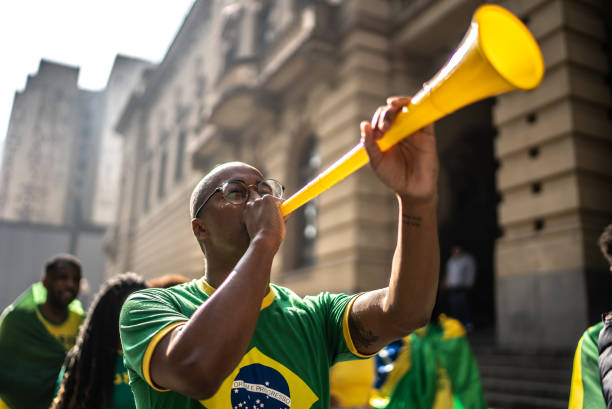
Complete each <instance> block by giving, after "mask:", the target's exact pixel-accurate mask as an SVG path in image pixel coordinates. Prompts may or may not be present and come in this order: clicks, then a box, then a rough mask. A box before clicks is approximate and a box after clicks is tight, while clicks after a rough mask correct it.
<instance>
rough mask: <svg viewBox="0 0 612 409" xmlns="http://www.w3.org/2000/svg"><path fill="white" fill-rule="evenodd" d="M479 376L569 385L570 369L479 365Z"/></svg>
mask: <svg viewBox="0 0 612 409" xmlns="http://www.w3.org/2000/svg"><path fill="white" fill-rule="evenodd" d="M479 369H480V376H481V377H482V378H488V379H522V380H526V381H550V382H555V383H558V384H562V385H569V384H570V381H571V368H569V369H567V368H566V369H565V370H562V371H559V370H556V369H550V368H521V367H516V366H504V365H501V366H500V365H493V364H488V363H483V364H479Z"/></svg>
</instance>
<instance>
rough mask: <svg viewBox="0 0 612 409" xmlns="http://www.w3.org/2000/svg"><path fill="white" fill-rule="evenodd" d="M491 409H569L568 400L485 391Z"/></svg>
mask: <svg viewBox="0 0 612 409" xmlns="http://www.w3.org/2000/svg"><path fill="white" fill-rule="evenodd" d="M485 400H486V402H487V406H488V407H489V409H567V404H568V400H567V399H565V400H560V399H551V398H544V397H536V396H520V395H515V394H513V393H506V392H485Z"/></svg>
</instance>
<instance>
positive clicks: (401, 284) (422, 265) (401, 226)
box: [385, 197, 440, 335]
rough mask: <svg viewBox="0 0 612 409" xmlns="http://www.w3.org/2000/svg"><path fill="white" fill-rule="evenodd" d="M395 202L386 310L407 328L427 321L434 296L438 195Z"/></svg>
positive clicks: (403, 329)
mask: <svg viewBox="0 0 612 409" xmlns="http://www.w3.org/2000/svg"><path fill="white" fill-rule="evenodd" d="M398 202H399V220H398V237H397V247H396V249H395V254H394V256H393V267H392V270H391V278H390V280H389V287H388V289H387V295H386V298H385V310H387V311H389V313H391V314H392V315H395V316H396V318H397V319H398V321H397V322H398V327H399V330H400V331H402V332H407V331H411V330H413V329H415V328H418V327H419V326H422V325H424V323H426V322H427V320H428V319H429V317H430V315H431V310H432V309H433V306H434V303H435V300H436V290H437V287H438V275H439V270H440V250H439V244H438V224H437V216H436V210H437V197H436V198H433V199H431V200H429V201H426V202H421V203H416V204H415V203H410V202H408V201H406V200H402V199H399V200H398ZM400 335H401V334H400Z"/></svg>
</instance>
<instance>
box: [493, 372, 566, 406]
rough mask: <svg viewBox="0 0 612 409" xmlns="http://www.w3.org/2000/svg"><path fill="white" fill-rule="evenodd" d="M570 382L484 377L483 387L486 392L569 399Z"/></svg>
mask: <svg viewBox="0 0 612 409" xmlns="http://www.w3.org/2000/svg"><path fill="white" fill-rule="evenodd" d="M569 387H570V386H569V383H567V384H565V385H564V384H561V383H555V382H546V381H528V380H522V379H513V380H510V379H490V378H483V379H482V388H483V389H484V390H485V391H486V392H495V393H497V392H500V393H511V394H513V395H515V396H525V397H527V396H530V397H539V398H551V399H560V400H563V401H565V402H567V400H568V399H569Z"/></svg>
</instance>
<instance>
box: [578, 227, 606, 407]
mask: <svg viewBox="0 0 612 409" xmlns="http://www.w3.org/2000/svg"><path fill="white" fill-rule="evenodd" d="M599 245H600V248H601V252H602V254H603V256H604V258H605V259H606V261H608V266H609V268H610V271H612V224H610V225H608V226H607V227H606V228H605V229H604V231H603V232H602V233H601V236H600V237H599ZM609 314H610V313H604V314H603V317H602V318H604V319H603V320H602V321H600V322H598V323H597V324H595V325H593V326H591V327H589V328H587V330H586V331H584V333H583V334H582V336H581V337H580V340H579V341H578V346H577V347H576V353H575V354H574V364H573V368H572V380H571V388H570V398H569V405H568V408H569V409H605V408H606V407H608V408H609V407H611V406H612V403H611V402H610V400H609V399H608V397H609V396H610V395H612V391H610V387H609V385H608V387H606V388H602V384H604V383H603V382H602V379H604V377H606V374H607V373H608V372H609V370H604V367H608V366H609V365H606V364H605V361H606V360H607V357H608V356H609V354H610V351H606V350H607V348H605V346H604V345H603V344H605V337H604V339H602V335H604V334H606V333H607V332H608V331H609V327H610V324H609V323H608V324H607V325H606V321H608V319H609V318H608V317H607V315H609ZM601 352H603V354H602V353H601ZM602 355H603V356H602ZM607 382H608V384H609V382H610V380H609V379H608V380H607Z"/></svg>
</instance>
